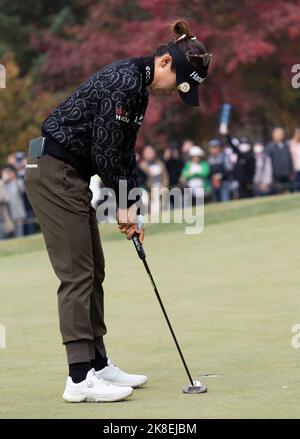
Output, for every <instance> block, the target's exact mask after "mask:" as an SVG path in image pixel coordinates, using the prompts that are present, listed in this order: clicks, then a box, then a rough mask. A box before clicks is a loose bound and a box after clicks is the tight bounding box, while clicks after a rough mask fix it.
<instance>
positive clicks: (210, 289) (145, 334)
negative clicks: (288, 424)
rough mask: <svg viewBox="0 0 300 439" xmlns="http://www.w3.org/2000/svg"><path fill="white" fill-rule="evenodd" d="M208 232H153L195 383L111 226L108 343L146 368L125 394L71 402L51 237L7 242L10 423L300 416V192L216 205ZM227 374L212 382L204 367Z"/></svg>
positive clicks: (159, 278)
mask: <svg viewBox="0 0 300 439" xmlns="http://www.w3.org/2000/svg"><path fill="white" fill-rule="evenodd" d="M205 209H206V216H205V218H206V221H205V222H206V225H205V229H204V232H203V234H201V235H185V234H184V231H183V226H182V225H178V224H176V225H172V224H171V225H152V226H149V228H148V230H149V232H148V236H146V240H145V246H144V247H145V251H146V254H147V260H148V263H149V266H150V268H151V270H152V273H153V276H154V279H155V281H156V283H157V286H158V289H159V291H160V294H161V297H162V299H163V302H164V304H165V306H166V309H167V311H168V314H169V317H170V320H171V322H172V324H173V326H174V329H175V333H176V335H177V338H178V341H179V343H180V345H181V347H182V350H183V353H184V355H185V357H186V360H187V363H188V365H189V368H190V370H191V372H192V375H193V377H194V379H198V380H200V381H203V382H204V383H205V384H206V385H207V386H208V393H206V394H200V395H187V394H183V393H182V387H183V386H185V385H188V384H189V383H188V379H187V376H186V374H185V371H184V369H183V366H182V364H181V361H180V358H179V356H178V353H177V351H176V348H175V345H174V343H173V340H172V338H171V335H170V333H169V330H168V328H167V325H166V323H165V321H164V319H163V315H162V312H161V310H160V308H159V305H158V303H157V300H156V298H155V295H154V292H153V290H152V286H151V284H150V281H149V279H148V277H147V275H146V273H145V271H144V267H143V264H142V262H141V261H140V260H139V259H138V257H137V255H136V252H135V250H134V248H133V245H132V243H130V242H128V241H126V240H125V239H124V237H123V236H121V235H119V233H118V231H117V230H116V226H115V225H103V226H101V227H100V230H101V234H102V236H103V247H104V252H105V255H106V280H105V284H104V286H105V303H106V323H107V326H108V334H107V336H106V345H107V349H108V353H109V355H110V357H111V358H112V360H113V361H114V362H115V363H116V364H117V365H119V366H120V367H122V368H124V369H125V370H127V371H132V372H133V373H143V374H147V375H148V377H149V381H148V384H147V386H146V387H145V388H142V389H137V390H135V391H134V394H133V396H132V397H131V398H130V399H129V400H127V401H124V402H120V403H109V404H108V403H107V404H67V403H65V402H64V401H63V400H62V397H61V395H62V393H63V389H64V382H65V378H66V373H67V368H66V364H65V354H64V348H63V346H62V345H61V340H60V334H59V330H58V317H57V303H56V288H57V286H58V281H57V279H56V277H55V276H54V274H53V272H52V269H51V267H50V264H49V261H48V256H47V253H46V251H45V249H44V246H43V241H42V238H41V236H40V235H36V236H33V237H29V238H23V239H16V240H11V241H6V242H1V243H0V256H1V257H0V279H1V283H0V324H2V325H4V326H5V328H6V345H7V346H6V349H0V395H1V403H0V418H105V419H110V418H295V417H296V418H299V417H300V406H299V400H300V375H299V367H298V366H299V360H300V349H295V348H293V347H292V344H291V339H292V336H293V334H292V332H291V328H292V326H293V325H294V324H296V323H300V301H299V288H300V286H299V285H300V277H299V265H300V252H299V248H300V234H299V226H300V196H299V195H286V196H280V197H279V196H278V197H274V198H273V197H272V198H271V197H270V198H266V199H255V200H249V201H237V202H232V203H227V204H222V205H211V206H207V207H206V208H205ZM207 374H212V375H217V376H214V377H204V378H202V377H201V375H207Z"/></svg>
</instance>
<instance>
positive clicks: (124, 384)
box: [107, 380, 147, 389]
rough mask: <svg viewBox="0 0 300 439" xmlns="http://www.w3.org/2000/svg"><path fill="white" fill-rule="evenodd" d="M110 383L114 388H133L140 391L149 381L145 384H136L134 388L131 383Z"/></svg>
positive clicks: (144, 382)
mask: <svg viewBox="0 0 300 439" xmlns="http://www.w3.org/2000/svg"><path fill="white" fill-rule="evenodd" d="M107 381H108V380H107ZM109 382H110V384H113V385H114V386H118V387H132V388H133V389H138V388H139V387H142V386H144V385H145V384H147V380H145V381H143V382H141V383H139V384H136V385H135V386H133V385H132V384H129V383H120V382H118V381H109Z"/></svg>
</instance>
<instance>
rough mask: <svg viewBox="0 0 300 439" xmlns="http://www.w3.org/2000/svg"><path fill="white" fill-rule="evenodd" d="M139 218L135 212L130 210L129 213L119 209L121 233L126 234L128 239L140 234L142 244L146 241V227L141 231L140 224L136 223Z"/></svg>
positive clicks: (118, 219)
mask: <svg viewBox="0 0 300 439" xmlns="http://www.w3.org/2000/svg"><path fill="white" fill-rule="evenodd" d="M136 220H137V217H136V214H135V212H134V210H131V208H129V209H128V210H127V211H124V210H121V209H118V211H117V221H118V226H119V229H120V232H121V233H123V234H126V237H127V239H132V238H133V235H134V234H135V233H138V234H139V239H140V242H141V244H142V243H143V241H144V235H145V228H144V225H143V226H142V227H141V229H140V230H139V228H138V224H137V223H136Z"/></svg>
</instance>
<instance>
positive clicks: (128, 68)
mask: <svg viewBox="0 0 300 439" xmlns="http://www.w3.org/2000/svg"><path fill="white" fill-rule="evenodd" d="M153 74H154V57H153V56H150V57H142V58H129V59H124V60H121V61H117V62H114V63H112V64H109V65H106V66H104V67H103V68H102V69H100V70H99V71H97V72H96V73H95V74H94V75H93V76H92V77H91V78H89V79H88V80H87V81H85V82H84V83H83V84H81V85H80V86H79V87H78V88H77V89H76V90H75V91H74V92H73V93H72V95H71V96H70V97H68V98H67V99H66V100H65V101H64V102H62V103H61V104H60V105H59V106H58V107H57V108H56V109H55V110H54V111H53V112H52V113H51V114H50V115H49V117H48V118H47V119H46V120H45V121H44V122H43V124H42V133H43V134H44V135H47V136H50V137H51V138H52V139H54V140H55V141H56V142H58V143H59V144H60V145H61V146H62V148H65V149H66V150H68V151H69V152H71V153H73V154H74V155H76V156H77V157H80V162H82V166H85V167H88V169H89V172H90V175H93V174H98V175H99V176H100V177H101V179H102V181H103V183H104V184H105V186H107V187H110V188H113V189H114V190H115V193H116V195H117V196H118V187H119V180H124V179H125V180H127V186H128V191H129V190H130V189H131V188H134V187H138V185H139V179H138V174H137V165H136V158H135V149H134V147H135V141H136V136H137V132H138V129H139V128H140V126H141V124H142V121H143V118H144V114H145V112H146V109H147V105H148V91H147V89H146V87H147V85H149V84H150V83H151V81H152V80H153Z"/></svg>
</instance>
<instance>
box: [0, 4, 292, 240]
mask: <svg viewBox="0 0 300 439" xmlns="http://www.w3.org/2000/svg"><path fill="white" fill-rule="evenodd" d="M176 18H185V19H187V20H188V21H189V23H190V25H191V28H192V31H193V32H194V34H195V35H197V37H198V39H199V40H201V41H203V43H204V44H205V46H206V48H207V50H208V51H209V52H211V53H212V54H213V57H212V63H211V67H210V74H209V76H208V78H207V80H206V81H205V83H204V84H203V85H202V86H201V87H200V99H201V107H200V110H198V109H195V108H192V107H188V106H186V105H185V104H184V103H183V102H182V101H181V100H180V98H179V96H174V97H169V96H168V97H165V96H164V97H158V96H151V98H150V104H149V107H148V111H147V113H146V118H145V121H144V123H143V127H142V128H141V130H140V133H139V137H138V142H137V158H138V162H139V170H140V176H141V182H142V185H143V187H144V189H145V190H149V189H150V187H153V186H156V187H157V186H159V187H161V188H162V191H163V188H165V187H174V186H179V187H185V186H188V187H191V188H192V190H193V189H194V188H196V187H203V188H204V190H205V199H206V202H223V201H229V200H232V199H236V198H249V197H254V196H262V195H270V194H277V193H282V192H291V191H297V190H299V187H300V130H299V128H298V127H299V126H300V121H299V109H300V95H299V89H297V88H293V86H292V78H293V76H294V75H295V73H292V67H293V65H295V64H297V63H299V60H300V45H299V33H300V1H299V0H288V1H284V0H272V1H270V0H260V1H256V0H251V1H250V0H241V1H230V2H229V1H224V0H214V1H209V0H197V1H193V0H190V1H189V2H186V1H183V0H165V1H158V0H151V1H150V0H131V1H123V0H102V1H99V0H98V1H96V0H66V1H64V2H62V1H58V0H51V1H50V0H43V1H42V2H41V1H37V0H28V1H26V2H23V1H21V0H14V1H13V2H12V1H10V0H0V64H2V65H4V66H5V69H6V88H1V89H0V120H1V125H0V162H1V165H2V167H1V179H0V206H1V210H0V239H3V238H9V237H15V236H22V235H24V234H31V233H34V232H36V231H38V227H37V225H36V224H35V219H34V214H33V212H32V209H31V207H30V204H29V201H28V199H27V197H26V194H25V193H24V187H23V177H24V169H25V165H26V149H27V145H28V141H29V139H30V138H33V137H36V136H38V135H39V134H40V125H41V122H42V121H43V120H44V119H45V118H46V117H47V115H48V114H49V112H50V111H51V110H52V109H53V108H54V107H55V106H56V105H57V104H58V103H59V102H60V101H62V100H63V99H64V98H65V97H66V96H67V95H68V94H69V93H71V91H72V90H73V89H74V88H75V87H77V86H78V85H79V84H80V82H82V81H83V80H85V79H86V78H87V77H88V76H89V75H91V74H93V73H94V72H95V71H96V70H98V69H99V68H101V67H102V66H103V65H105V64H107V63H109V62H112V61H115V60H117V59H122V58H126V57H131V56H146V55H149V54H152V53H153V52H154V50H155V49H156V47H157V46H158V45H160V44H161V43H165V42H168V41H170V39H171V34H170V30H169V23H170V22H172V21H173V20H174V19H176ZM224 103H227V104H229V105H227V107H226V105H225V107H224ZM226 108H227V110H228V111H229V113H230V124H229V126H228V124H227V125H226V124H225V125H224V124H223V126H221V129H220V122H221V119H220V117H221V114H222V117H223V116H224V110H226ZM225 112H226V111H225ZM91 185H92V188H93V192H94V194H95V195H94V200H93V204H94V206H97V203H98V200H99V196H100V195H99V191H100V188H101V182H100V181H99V180H98V179H97V177H95V178H94V179H93V181H92V183H91Z"/></svg>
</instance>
